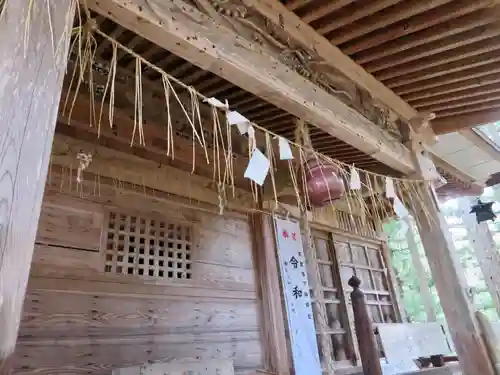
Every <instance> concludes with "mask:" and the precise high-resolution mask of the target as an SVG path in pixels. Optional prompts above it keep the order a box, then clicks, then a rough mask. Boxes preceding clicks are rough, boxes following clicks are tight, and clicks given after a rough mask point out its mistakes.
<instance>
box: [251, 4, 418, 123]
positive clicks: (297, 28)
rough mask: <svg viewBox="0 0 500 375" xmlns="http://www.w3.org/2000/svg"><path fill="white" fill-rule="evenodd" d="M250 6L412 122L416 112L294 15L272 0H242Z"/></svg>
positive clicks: (326, 62)
mask: <svg viewBox="0 0 500 375" xmlns="http://www.w3.org/2000/svg"><path fill="white" fill-rule="evenodd" d="M243 2H244V3H245V4H246V5H247V6H248V7H249V8H252V9H253V10H255V11H256V12H258V13H260V14H261V15H262V16H264V17H266V18H267V19H268V20H269V21H270V22H271V23H272V24H273V25H275V26H277V27H279V28H280V29H281V30H282V31H284V32H285V33H286V35H288V36H290V38H291V39H292V40H295V41H296V42H297V43H299V44H300V45H301V46H303V47H304V48H306V49H308V50H309V49H312V50H314V52H315V53H316V54H317V55H318V57H319V58H320V59H321V60H323V61H324V62H325V64H326V65H327V66H328V65H329V66H331V67H334V68H336V69H338V70H339V71H340V72H341V73H342V74H344V75H345V76H346V77H347V78H349V79H350V80H351V81H353V82H354V83H355V84H357V85H359V86H360V87H362V88H364V89H365V90H367V91H368V92H369V93H370V94H371V95H372V96H373V97H374V98H376V99H377V100H379V101H380V102H381V103H383V104H385V105H386V106H387V107H389V108H391V109H392V110H393V111H394V112H396V113H397V114H398V115H400V116H401V117H402V118H403V119H405V120H408V121H409V120H410V119H412V118H413V117H414V116H415V115H416V114H417V112H416V111H415V110H414V109H413V108H412V107H411V106H410V105H408V103H406V102H405V101H404V100H402V99H401V98H400V97H398V96H397V95H396V94H394V92H392V91H391V90H390V89H388V88H387V87H386V86H384V85H383V84H382V83H381V82H379V81H378V80H377V79H376V78H375V77H373V76H372V75H371V74H369V73H367V72H366V70H364V69H363V68H362V67H361V66H360V65H358V64H356V63H355V62H354V61H353V60H352V59H351V58H350V57H349V56H347V55H345V54H344V53H343V52H342V51H341V50H340V49H338V48H337V47H335V46H334V45H332V44H331V43H330V42H329V41H328V40H327V39H326V38H325V37H323V36H321V35H319V34H318V33H317V32H316V30H314V29H313V28H312V27H311V26H309V25H308V24H306V23H305V22H303V21H302V20H301V19H300V18H299V17H298V16H297V15H295V14H294V13H292V12H290V11H289V10H287V9H286V8H285V7H284V6H283V5H282V4H280V2H278V1H274V0H243Z"/></svg>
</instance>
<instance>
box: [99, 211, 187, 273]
mask: <svg viewBox="0 0 500 375" xmlns="http://www.w3.org/2000/svg"><path fill="white" fill-rule="evenodd" d="M192 236H193V234H192V227H191V226H189V225H185V224H179V223H173V222H167V221H166V220H164V219H158V218H151V217H147V216H146V215H141V216H137V215H130V214H125V213H119V212H109V214H108V220H107V227H106V233H105V243H104V256H105V265H104V272H110V273H118V274H128V275H139V276H151V277H157V278H168V279H190V278H191V276H192V274H191V248H192V242H193V238H192Z"/></svg>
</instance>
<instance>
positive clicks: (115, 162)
mask: <svg viewBox="0 0 500 375" xmlns="http://www.w3.org/2000/svg"><path fill="white" fill-rule="evenodd" d="M81 150H83V151H85V152H89V153H91V154H92V155H93V158H92V162H91V163H90V165H89V166H88V167H87V169H86V171H88V172H90V173H93V174H95V175H97V176H102V177H106V178H111V179H115V180H116V181H117V183H120V181H124V182H128V183H130V184H133V185H137V186H139V187H148V188H151V189H155V190H159V191H163V192H165V193H169V194H172V195H175V196H179V197H185V198H188V199H191V200H192V202H193V204H196V203H197V202H204V203H209V204H212V205H215V206H218V205H219V203H220V200H219V194H218V193H217V188H216V186H215V183H214V182H213V180H212V179H209V178H206V177H203V176H199V175H196V174H191V173H190V172H188V171H182V170H179V169H176V168H173V167H170V166H168V165H158V163H155V162H153V161H151V160H146V159H144V158H141V157H138V156H136V155H133V154H131V153H130V152H120V151H115V150H112V149H109V148H108V147H104V146H101V145H98V144H96V143H94V142H92V143H91V142H86V141H81V140H77V139H74V138H72V137H68V136H63V135H61V134H56V136H55V138H54V146H53V151H52V162H53V163H54V165H60V166H63V167H65V168H69V169H72V168H76V166H77V160H76V154H77V153H78V152H79V151H81ZM75 177H76V176H75ZM75 184H76V182H75ZM228 194H229V192H228ZM226 207H228V208H236V209H238V210H239V211H242V210H243V211H245V208H246V209H248V208H250V207H253V196H252V194H251V193H250V192H248V191H246V190H242V189H238V188H236V189H235V196H234V197H232V196H231V198H229V199H228V202H227V205H226Z"/></svg>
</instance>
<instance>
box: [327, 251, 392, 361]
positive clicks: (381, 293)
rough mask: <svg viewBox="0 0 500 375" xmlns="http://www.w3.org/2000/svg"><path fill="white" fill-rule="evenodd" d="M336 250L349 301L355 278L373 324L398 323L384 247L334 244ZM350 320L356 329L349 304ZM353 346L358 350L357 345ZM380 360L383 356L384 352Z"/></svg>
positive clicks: (345, 293)
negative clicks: (351, 279) (349, 282)
mask: <svg viewBox="0 0 500 375" xmlns="http://www.w3.org/2000/svg"><path fill="white" fill-rule="evenodd" d="M334 246H335V253H336V257H337V259H338V266H339V273H340V276H341V280H342V288H343V291H344V295H345V298H346V301H350V293H351V291H352V288H351V287H350V286H349V285H348V284H347V282H348V281H349V279H350V278H351V276H353V275H356V276H357V277H358V278H359V279H360V280H361V290H363V293H364V294H365V300H366V303H367V305H368V311H369V312H370V315H371V318H372V322H373V323H374V324H376V323H395V322H397V321H398V320H399V318H398V315H397V312H396V308H395V307H394V301H393V298H392V295H391V291H390V289H389V281H388V278H387V272H386V267H385V262H384V257H383V255H382V247H381V246H372V245H364V244H357V243H352V242H347V241H334ZM348 316H349V321H350V324H351V326H354V316H353V313H352V306H351V304H350V302H349V304H348ZM354 345H355V347H356V345H357V344H356V343H355V344H354ZM379 348H381V346H380V345H379ZM356 350H357V348H356ZM380 356H381V357H382V356H383V353H382V351H381V352H380Z"/></svg>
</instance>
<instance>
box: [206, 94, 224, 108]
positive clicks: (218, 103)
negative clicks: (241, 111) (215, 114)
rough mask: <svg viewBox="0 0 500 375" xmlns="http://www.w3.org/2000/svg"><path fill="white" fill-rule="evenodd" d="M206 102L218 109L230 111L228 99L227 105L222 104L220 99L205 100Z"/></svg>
mask: <svg viewBox="0 0 500 375" xmlns="http://www.w3.org/2000/svg"><path fill="white" fill-rule="evenodd" d="M204 101H205V102H206V103H208V104H211V105H213V106H214V107H216V108H222V109H226V110H227V109H229V103H228V102H227V99H226V103H222V102H221V101H220V100H219V99H217V98H214V97H211V98H208V99H205V100H204Z"/></svg>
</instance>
